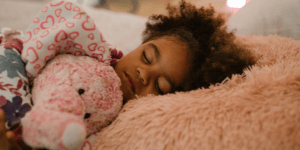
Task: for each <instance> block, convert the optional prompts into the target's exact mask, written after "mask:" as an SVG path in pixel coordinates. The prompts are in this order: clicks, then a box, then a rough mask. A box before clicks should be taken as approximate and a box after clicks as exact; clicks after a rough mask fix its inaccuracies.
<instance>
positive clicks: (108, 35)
mask: <svg viewBox="0 0 300 150" xmlns="http://www.w3.org/2000/svg"><path fill="white" fill-rule="evenodd" d="M83 8H84V10H86V12H87V14H89V15H90V16H91V18H93V20H94V22H95V24H96V26H97V27H98V29H99V30H100V32H102V34H103V36H104V38H105V39H106V41H107V42H108V43H110V44H112V45H114V46H116V48H117V49H118V50H121V51H122V52H123V53H124V54H125V55H126V54H127V53H129V52H130V51H132V50H134V49H135V48H137V47H138V46H139V45H140V44H141V43H142V32H143V31H144V29H145V27H146V25H145V24H146V22H147V18H145V17H141V16H138V15H134V14H130V13H125V12H114V11H111V10H106V9H97V8H93V7H88V6H85V7H83Z"/></svg>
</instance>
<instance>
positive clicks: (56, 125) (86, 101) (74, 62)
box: [22, 54, 123, 149]
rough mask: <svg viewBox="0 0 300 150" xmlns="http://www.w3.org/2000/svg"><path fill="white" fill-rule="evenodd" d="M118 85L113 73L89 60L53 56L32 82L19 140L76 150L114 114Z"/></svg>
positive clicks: (118, 99) (117, 108) (118, 106)
mask: <svg viewBox="0 0 300 150" xmlns="http://www.w3.org/2000/svg"><path fill="white" fill-rule="evenodd" d="M120 85H121V82H120V79H119V77H118V76H117V74H116V73H115V71H114V69H113V68H112V67H111V66H108V65H105V64H104V63H101V62H99V61H98V60H96V59H94V58H91V57H88V56H73V55H69V54H62V55H58V56H56V57H55V58H54V59H53V60H51V61H50V62H49V64H47V66H46V67H45V69H44V70H43V71H42V73H41V74H39V75H38V76H37V77H36V78H35V79H34V87H33V90H32V98H33V99H32V100H33V103H34V106H33V108H32V110H31V111H30V112H28V113H27V114H26V115H25V117H24V119H23V120H22V124H23V139H24V141H25V142H26V143H27V144H28V145H30V146H32V147H35V148H48V149H77V148H79V147H80V146H81V145H82V144H83V142H84V141H85V138H86V137H87V136H88V135H91V134H92V133H95V132H97V131H99V130H100V129H101V128H103V127H104V126H106V125H108V124H109V123H110V122H111V121H112V120H113V119H114V118H115V117H116V116H117V115H118V112H119V111H120V109H121V107H122V100H123V98H122V92H121V90H120Z"/></svg>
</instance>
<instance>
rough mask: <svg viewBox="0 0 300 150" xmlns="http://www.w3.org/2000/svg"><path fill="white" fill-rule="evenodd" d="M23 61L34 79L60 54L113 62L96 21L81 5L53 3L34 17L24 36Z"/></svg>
mask: <svg viewBox="0 0 300 150" xmlns="http://www.w3.org/2000/svg"><path fill="white" fill-rule="evenodd" d="M23 40H24V51H23V53H22V58H23V59H24V60H25V61H26V62H27V65H26V71H27V73H28V75H29V76H30V77H35V76H36V75H37V74H38V73H39V72H40V71H41V70H42V68H43V67H44V66H45V65H46V63H47V61H48V60H49V59H52V58H53V57H55V56H56V55H59V54H64V53H67V54H72V55H75V56H90V57H94V58H96V59H98V60H99V61H101V62H106V63H107V64H109V62H110V51H109V48H108V44H107V43H106V41H105V39H104V38H103V36H102V33H101V32H100V31H99V30H98V29H97V27H96V25H95V23H94V21H93V19H92V18H91V17H90V16H89V15H88V14H86V12H85V11H84V10H83V8H82V7H81V6H80V5H77V4H75V3H72V2H68V1H56V2H51V3H49V4H48V5H47V6H45V7H44V8H43V9H42V10H41V12H40V13H39V14H38V15H37V17H35V18H34V19H33V21H32V23H31V25H30V26H29V28H28V30H27V32H26V34H25V37H24V39H23Z"/></svg>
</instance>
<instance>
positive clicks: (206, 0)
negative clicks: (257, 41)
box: [73, 0, 250, 17]
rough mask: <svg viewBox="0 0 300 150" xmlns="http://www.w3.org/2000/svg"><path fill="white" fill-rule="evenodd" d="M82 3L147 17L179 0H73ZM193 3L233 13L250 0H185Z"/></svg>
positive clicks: (162, 11)
mask: <svg viewBox="0 0 300 150" xmlns="http://www.w3.org/2000/svg"><path fill="white" fill-rule="evenodd" d="M73 1H75V2H77V3H80V4H82V5H92V6H94V7H96V8H103V9H110V10H113V11H117V12H120V11H121V12H129V13H133V14H137V15H140V16H145V17H148V16H150V15H152V14H166V13H167V11H166V9H165V8H166V6H167V4H168V3H170V4H171V5H176V4H178V3H179V2H180V1H181V0H73ZM186 1H187V2H190V3H193V4H194V5H196V6H198V7H201V6H208V5H209V4H211V5H212V6H213V7H215V9H217V10H218V11H221V12H227V13H231V14H234V13H235V12H236V11H238V9H240V8H242V7H243V6H244V5H245V4H246V3H247V2H249V1H250V0H186Z"/></svg>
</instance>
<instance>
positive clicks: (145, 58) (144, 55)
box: [143, 51, 151, 64]
mask: <svg viewBox="0 0 300 150" xmlns="http://www.w3.org/2000/svg"><path fill="white" fill-rule="evenodd" d="M143 57H144V60H145V61H146V63H147V64H151V63H150V61H149V60H148V59H147V57H146V53H145V51H143Z"/></svg>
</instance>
